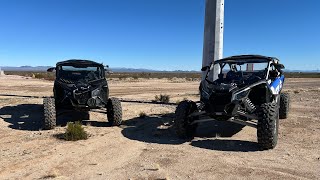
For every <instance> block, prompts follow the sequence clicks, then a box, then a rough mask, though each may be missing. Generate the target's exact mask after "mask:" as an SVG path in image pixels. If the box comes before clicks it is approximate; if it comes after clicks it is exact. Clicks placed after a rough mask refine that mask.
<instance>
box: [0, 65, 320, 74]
mask: <svg viewBox="0 0 320 180" xmlns="http://www.w3.org/2000/svg"><path fill="white" fill-rule="evenodd" d="M50 67H51V66H35V67H34V66H20V67H12V66H3V67H0V69H1V70H3V71H39V72H40V71H47V69H48V68H50ZM110 70H111V71H112V72H128V73H130V72H133V73H134V72H163V73H166V72H175V73H179V72H181V73H199V72H200V71H182V70H175V71H159V70H153V69H143V68H139V69H135V68H123V67H115V68H110ZM285 72H304V73H320V70H285Z"/></svg>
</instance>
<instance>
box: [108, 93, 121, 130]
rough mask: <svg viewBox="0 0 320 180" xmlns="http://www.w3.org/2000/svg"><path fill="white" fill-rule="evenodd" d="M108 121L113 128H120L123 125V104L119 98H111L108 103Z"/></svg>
mask: <svg viewBox="0 0 320 180" xmlns="http://www.w3.org/2000/svg"><path fill="white" fill-rule="evenodd" d="M107 116H108V121H109V122H110V123H111V125H112V126H120V125H121V123H122V108H121V102H120V101H119V100H118V99H117V98H110V99H109V100H108V103H107Z"/></svg>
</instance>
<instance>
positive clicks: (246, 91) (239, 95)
mask: <svg viewBox="0 0 320 180" xmlns="http://www.w3.org/2000/svg"><path fill="white" fill-rule="evenodd" d="M249 92H250V88H246V89H244V90H242V91H239V92H237V93H234V94H233V96H232V100H240V99H242V98H244V97H246V96H247V95H248V94H249Z"/></svg>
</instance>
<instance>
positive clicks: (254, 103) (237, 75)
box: [174, 55, 290, 149]
mask: <svg viewBox="0 0 320 180" xmlns="http://www.w3.org/2000/svg"><path fill="white" fill-rule="evenodd" d="M283 68H284V66H283V65H282V64H280V61H279V60H278V59H277V58H273V57H266V56H260V55H240V56H232V57H228V58H224V59H221V60H217V61H215V62H214V63H212V64H211V65H210V66H206V67H203V68H202V71H203V72H206V78H205V79H204V80H202V82H201V83H200V87H199V90H200V96H201V97H200V103H198V104H196V103H195V102H193V101H182V102H181V103H180V104H179V105H178V107H177V109H176V118H175V121H174V127H175V129H176V132H177V134H178V135H179V136H180V137H183V138H186V137H193V135H194V133H195V131H196V128H197V124H198V123H200V122H206V121H212V120H220V121H230V122H234V123H238V124H242V125H247V126H251V127H255V128H257V137H258V144H259V145H260V147H261V148H262V149H272V148H274V147H275V146H276V144H277V141H278V129H279V118H280V119H285V118H287V116H288V111H289V100H290V99H289V94H287V93H282V87H283V83H284V75H283V71H282V69H283ZM213 69H215V71H219V72H220V73H219V74H218V77H217V79H216V80H215V81H211V80H210V79H209V76H213V74H212V71H213Z"/></svg>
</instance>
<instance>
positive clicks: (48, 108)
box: [43, 98, 57, 130]
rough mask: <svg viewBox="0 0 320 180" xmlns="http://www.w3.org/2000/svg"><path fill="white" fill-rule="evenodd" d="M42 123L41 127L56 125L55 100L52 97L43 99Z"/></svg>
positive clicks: (50, 127) (52, 127)
mask: <svg viewBox="0 0 320 180" xmlns="http://www.w3.org/2000/svg"><path fill="white" fill-rule="evenodd" d="M43 110H44V125H43V129H46V130H50V129H54V128H55V127H56V125H57V120H56V116H57V115H56V108H55V100H54V99H53V98H44V99H43Z"/></svg>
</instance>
